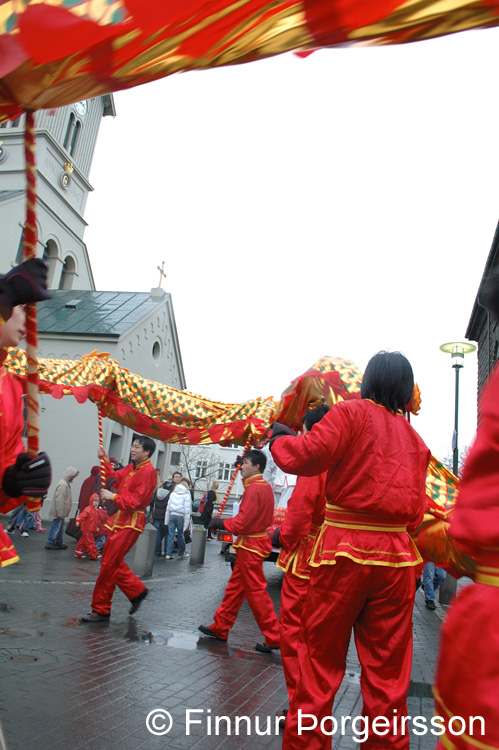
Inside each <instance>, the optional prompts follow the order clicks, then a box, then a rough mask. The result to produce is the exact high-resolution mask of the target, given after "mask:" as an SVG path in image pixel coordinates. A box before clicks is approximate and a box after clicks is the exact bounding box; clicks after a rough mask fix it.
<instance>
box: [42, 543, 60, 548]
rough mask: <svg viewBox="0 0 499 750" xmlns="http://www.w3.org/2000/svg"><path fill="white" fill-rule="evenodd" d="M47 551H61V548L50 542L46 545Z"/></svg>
mask: <svg viewBox="0 0 499 750" xmlns="http://www.w3.org/2000/svg"><path fill="white" fill-rule="evenodd" d="M45 549H59V547H58V546H57V544H52V543H51V542H49V543H48V544H46V545H45Z"/></svg>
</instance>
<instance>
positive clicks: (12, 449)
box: [0, 349, 41, 513]
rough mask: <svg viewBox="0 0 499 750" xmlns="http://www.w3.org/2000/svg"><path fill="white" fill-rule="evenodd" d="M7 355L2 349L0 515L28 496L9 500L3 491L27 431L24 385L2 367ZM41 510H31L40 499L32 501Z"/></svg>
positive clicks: (0, 387) (0, 364)
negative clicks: (7, 470) (6, 476)
mask: <svg viewBox="0 0 499 750" xmlns="http://www.w3.org/2000/svg"><path fill="white" fill-rule="evenodd" d="M6 355H7V352H6V351H5V350H2V349H0V435H1V436H2V438H1V440H0V513H7V512H8V511H10V510H12V509H13V508H17V507H18V506H19V505H22V504H23V503H24V502H29V499H28V498H27V497H24V496H21V497H10V496H9V495H6V494H5V492H4V491H3V490H2V489H1V484H2V481H1V480H2V478H3V474H4V471H5V469H6V468H7V467H8V466H12V464H14V463H15V462H16V458H17V456H18V455H19V453H25V452H26V448H25V446H24V443H23V440H22V434H23V430H24V419H23V408H22V395H23V389H22V386H21V383H19V382H18V381H17V380H15V379H14V378H13V376H12V375H11V374H10V372H7V371H6V370H5V368H4V367H3V360H4V359H5V357H6ZM33 500H34V505H35V506H38V507H34V506H33V507H30V508H28V510H30V511H34V510H37V509H38V508H39V507H40V504H41V503H40V501H39V500H38V499H36V500H35V499H34V498H31V503H33Z"/></svg>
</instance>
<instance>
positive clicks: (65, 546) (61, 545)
mask: <svg viewBox="0 0 499 750" xmlns="http://www.w3.org/2000/svg"><path fill="white" fill-rule="evenodd" d="M55 548H56V549H67V548H68V545H67V544H56V545H55Z"/></svg>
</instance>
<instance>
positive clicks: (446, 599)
mask: <svg viewBox="0 0 499 750" xmlns="http://www.w3.org/2000/svg"><path fill="white" fill-rule="evenodd" d="M475 350H476V346H475V345H474V344H468V343H466V342H463V341H452V342H450V343H448V344H442V346H441V347H440V351H442V352H445V353H446V354H450V356H451V362H452V367H453V368H454V370H455V371H456V400H455V408H454V434H453V436H452V471H453V473H454V474H455V476H457V472H458V468H459V445H458V424H459V370H460V369H461V368H462V367H463V366H464V355H465V354H471V352H474V351H475ZM455 593H456V579H455V578H453V577H452V576H451V575H449V574H447V576H446V578H445V580H444V582H443V583H442V585H441V586H440V595H439V602H440V604H450V603H451V601H452V597H453V596H454V595H455Z"/></svg>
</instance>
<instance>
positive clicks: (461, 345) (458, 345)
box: [440, 341, 476, 476]
mask: <svg viewBox="0 0 499 750" xmlns="http://www.w3.org/2000/svg"><path fill="white" fill-rule="evenodd" d="M475 350H476V346H475V345H474V344H468V343H465V342H462V341H461V342H460V341H454V342H451V343H449V344H442V346H441V347H440V351H442V352H445V353H446V354H450V356H451V362H452V367H453V368H454V370H455V371H456V401H455V409H454V434H453V436H452V471H453V473H454V474H455V475H456V476H457V472H458V468H459V446H458V422H459V370H460V369H461V368H462V367H463V366H464V355H465V354H471V352H474V351H475Z"/></svg>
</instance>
